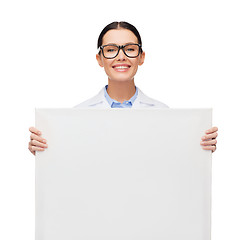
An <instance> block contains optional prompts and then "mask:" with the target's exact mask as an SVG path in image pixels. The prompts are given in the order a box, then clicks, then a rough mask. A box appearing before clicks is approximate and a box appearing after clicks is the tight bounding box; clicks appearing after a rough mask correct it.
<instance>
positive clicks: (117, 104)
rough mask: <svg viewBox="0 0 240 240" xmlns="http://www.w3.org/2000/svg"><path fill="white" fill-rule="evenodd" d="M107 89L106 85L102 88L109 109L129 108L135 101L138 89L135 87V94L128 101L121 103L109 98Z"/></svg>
mask: <svg viewBox="0 0 240 240" xmlns="http://www.w3.org/2000/svg"><path fill="white" fill-rule="evenodd" d="M107 88H108V85H106V86H105V88H104V96H105V98H106V99H107V101H108V103H109V105H110V106H111V108H131V107H132V105H133V102H134V101H135V99H136V98H137V95H138V88H137V87H136V86H135V89H136V92H135V94H134V95H133V96H132V97H131V98H130V99H129V100H127V101H124V102H123V103H120V102H118V101H116V100H114V99H112V98H110V96H109V95H108V93H107Z"/></svg>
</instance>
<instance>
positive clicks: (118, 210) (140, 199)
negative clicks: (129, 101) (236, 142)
mask: <svg viewBox="0 0 240 240" xmlns="http://www.w3.org/2000/svg"><path fill="white" fill-rule="evenodd" d="M211 115H212V110H211V109H36V127H37V128H38V129H39V130H41V131H42V136H43V137H44V138H46V139H47V142H48V146H49V147H48V149H46V150H45V151H44V152H38V153H37V154H36V240H193V239H194V240H210V235H211V234H210V223H211V221H210V220H211V219H210V217H211V214H210V213H211V151H207V150H203V149H202V147H201V145H200V140H201V137H202V136H203V135H204V134H205V130H207V129H209V128H210V127H211Z"/></svg>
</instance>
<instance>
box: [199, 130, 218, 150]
mask: <svg viewBox="0 0 240 240" xmlns="http://www.w3.org/2000/svg"><path fill="white" fill-rule="evenodd" d="M217 131H218V128H217V127H212V128H210V129H208V130H207V131H206V132H205V133H206V135H204V136H203V137H202V141H201V143H200V144H201V145H202V148H203V149H205V150H212V152H215V151H216V148H217V147H216V144H217V140H216V138H217V136H218V133H217Z"/></svg>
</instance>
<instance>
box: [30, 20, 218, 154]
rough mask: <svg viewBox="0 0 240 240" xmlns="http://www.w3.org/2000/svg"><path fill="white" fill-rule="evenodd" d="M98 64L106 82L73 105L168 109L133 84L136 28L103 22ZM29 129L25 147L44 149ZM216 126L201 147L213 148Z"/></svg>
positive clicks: (139, 55)
mask: <svg viewBox="0 0 240 240" xmlns="http://www.w3.org/2000/svg"><path fill="white" fill-rule="evenodd" d="M98 48H99V52H98V54H96V59H97V61H98V64H99V65H100V66H101V67H103V68H104V70H105V72H106V74H107V76H108V85H106V86H105V87H104V88H103V89H102V90H101V91H100V92H99V93H98V94H97V95H96V96H94V97H93V98H90V99H88V100H87V101H85V102H83V103H81V104H79V105H77V106H76V107H77V108H168V106H167V105H165V104H164V103H161V102H159V101H157V100H154V99H152V98H149V97H148V96H146V95H145V94H144V93H143V92H142V91H141V90H140V89H139V88H137V87H136V86H135V83H134V76H135V74H136V73H137V70H138V66H140V65H142V64H143V63H144V59H145V52H144V51H143V50H142V41H141V37H140V35H139V32H138V31H137V29H136V28H135V27H134V26H133V25H131V24H129V23H127V22H113V23H110V24H109V25H107V26H106V27H105V28H104V29H103V30H102V32H101V34H100V36H99V38H98ZM29 130H30V132H31V136H30V139H31V140H30V142H29V150H30V152H31V153H32V154H34V155H35V152H36V151H44V149H45V148H47V147H48V146H47V142H46V139H44V138H42V137H41V132H40V131H39V130H38V129H36V128H34V127H30V128H29ZM217 131H218V128H217V127H212V128H210V129H208V130H207V131H206V135H204V136H203V137H202V141H201V142H200V144H201V145H202V148H203V149H205V150H212V152H214V151H215V150H216V143H217V140H216V137H217V134H218V133H217Z"/></svg>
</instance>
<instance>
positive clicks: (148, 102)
mask: <svg viewBox="0 0 240 240" xmlns="http://www.w3.org/2000/svg"><path fill="white" fill-rule="evenodd" d="M104 88H105V87H103V88H102V90H101V91H100V92H99V93H98V94H97V95H96V96H94V97H92V98H90V99H88V100H86V101H84V102H82V103H80V104H78V105H77V106H75V108H111V106H110V105H109V103H108V101H107V99H106V98H105V96H104ZM132 108H168V106H167V105H166V104H164V103H162V102H159V101H158V100H155V99H152V98H150V97H148V96H146V95H145V94H144V93H143V92H142V91H141V90H140V89H139V88H138V95H137V98H136V99H135V101H134V102H133V105H132Z"/></svg>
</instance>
